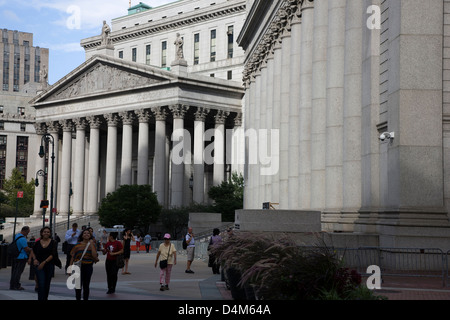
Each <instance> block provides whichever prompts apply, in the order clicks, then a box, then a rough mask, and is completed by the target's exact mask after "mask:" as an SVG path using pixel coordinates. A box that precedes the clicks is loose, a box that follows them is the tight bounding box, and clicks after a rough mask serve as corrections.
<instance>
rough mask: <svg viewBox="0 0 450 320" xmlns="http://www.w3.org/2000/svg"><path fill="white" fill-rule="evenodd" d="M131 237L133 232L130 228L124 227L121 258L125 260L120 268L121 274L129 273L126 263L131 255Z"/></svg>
mask: <svg viewBox="0 0 450 320" xmlns="http://www.w3.org/2000/svg"><path fill="white" fill-rule="evenodd" d="M131 239H133V234H132V233H131V229H125V232H124V234H123V241H122V245H123V259H124V260H125V266H124V268H123V269H122V274H131V273H130V272H128V263H129V262H130V256H131Z"/></svg>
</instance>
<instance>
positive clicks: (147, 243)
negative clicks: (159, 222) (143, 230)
mask: <svg viewBox="0 0 450 320" xmlns="http://www.w3.org/2000/svg"><path fill="white" fill-rule="evenodd" d="M151 241H152V236H151V235H149V234H148V233H147V234H146V235H145V237H144V245H145V251H146V252H147V253H149V252H150V243H151Z"/></svg>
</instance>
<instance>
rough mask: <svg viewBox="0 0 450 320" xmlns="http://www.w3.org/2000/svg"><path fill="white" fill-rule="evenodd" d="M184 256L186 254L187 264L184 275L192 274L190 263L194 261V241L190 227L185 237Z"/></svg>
mask: <svg viewBox="0 0 450 320" xmlns="http://www.w3.org/2000/svg"><path fill="white" fill-rule="evenodd" d="M186 243H187V248H186V254H187V264H186V271H185V272H186V273H194V271H192V270H191V265H192V261H194V254H195V239H194V233H193V232H192V227H189V228H188V233H187V235H186Z"/></svg>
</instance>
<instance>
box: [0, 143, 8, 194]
mask: <svg viewBox="0 0 450 320" xmlns="http://www.w3.org/2000/svg"><path fill="white" fill-rule="evenodd" d="M6 140H7V136H0V189H3V181H4V180H5V177H6Z"/></svg>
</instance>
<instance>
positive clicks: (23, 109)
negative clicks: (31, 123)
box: [17, 107, 25, 116]
mask: <svg viewBox="0 0 450 320" xmlns="http://www.w3.org/2000/svg"><path fill="white" fill-rule="evenodd" d="M17 113H18V114H19V116H24V115H25V107H17Z"/></svg>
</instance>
